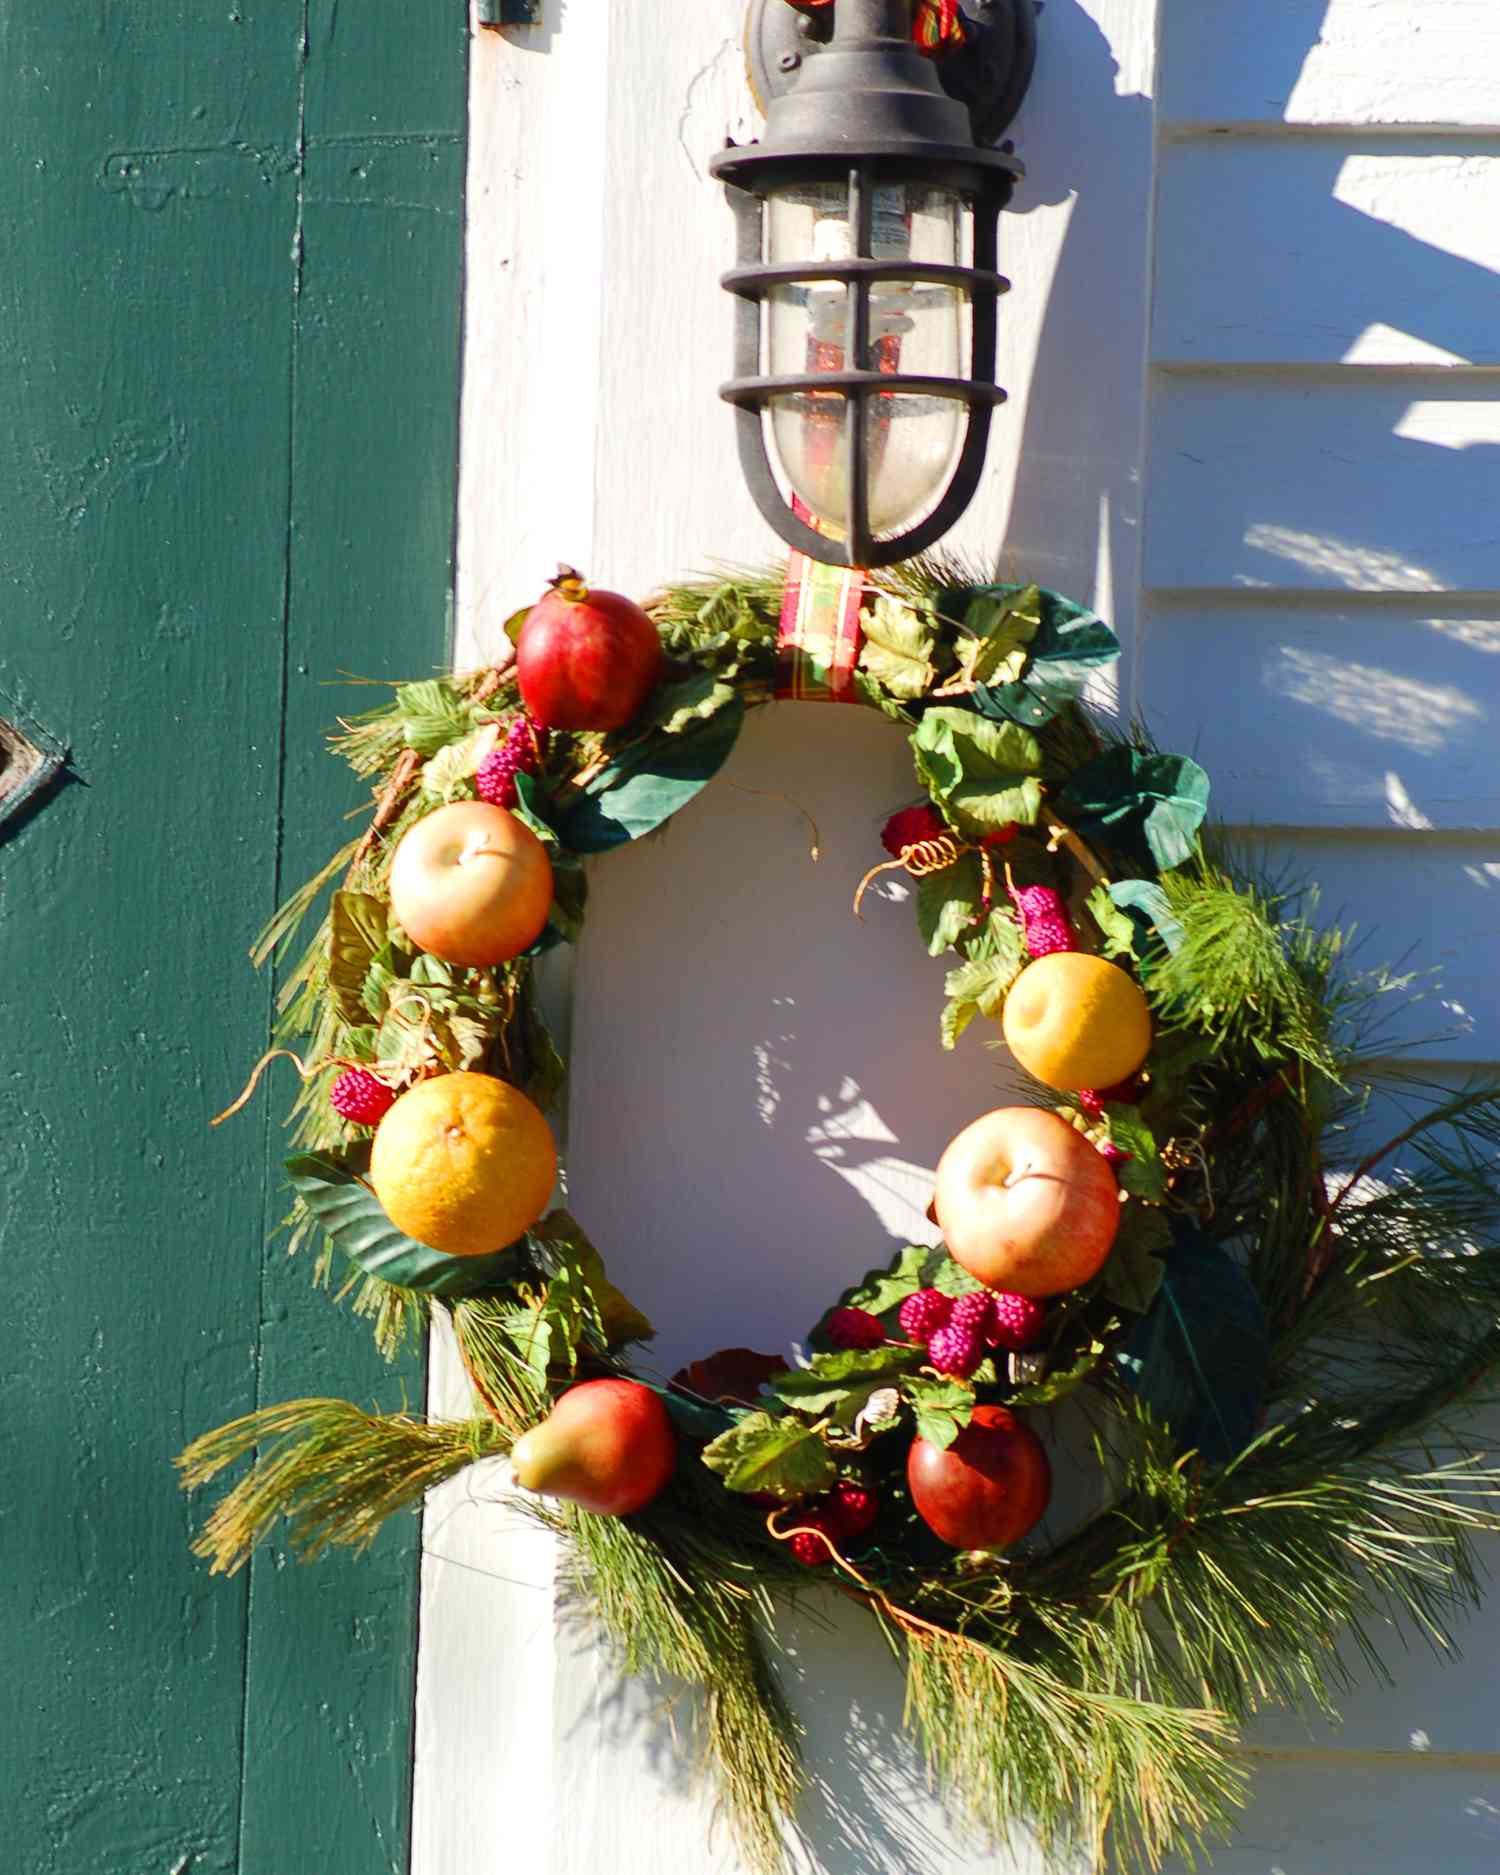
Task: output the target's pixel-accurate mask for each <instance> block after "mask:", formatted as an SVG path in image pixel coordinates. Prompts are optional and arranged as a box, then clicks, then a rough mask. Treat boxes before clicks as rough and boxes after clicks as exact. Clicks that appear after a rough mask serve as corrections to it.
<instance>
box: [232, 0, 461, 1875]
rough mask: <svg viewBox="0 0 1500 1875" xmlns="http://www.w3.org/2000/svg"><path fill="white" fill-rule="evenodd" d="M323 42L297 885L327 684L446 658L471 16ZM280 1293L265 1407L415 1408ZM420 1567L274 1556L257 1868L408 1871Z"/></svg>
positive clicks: (383, 1553) (299, 594) (295, 632)
mask: <svg viewBox="0 0 1500 1875" xmlns="http://www.w3.org/2000/svg"><path fill="white" fill-rule="evenodd" d="M308 43H309V48H310V50H309V61H308V65H307V91H306V100H305V120H304V128H305V136H306V145H305V152H304V157H303V163H302V173H301V199H300V204H299V208H300V218H299V224H298V237H297V244H296V252H295V254H294V256H293V258H294V260H295V273H294V274H293V273H292V272H291V270H290V268H289V269H288V271H287V272H286V274H285V275H284V278H285V282H286V288H287V291H288V295H289V297H290V295H291V293H292V292H293V291H295V293H296V296H297V297H296V300H295V313H296V323H295V349H294V355H293V375H292V381H291V390H292V397H293V429H292V436H291V453H290V460H289V464H288V469H287V472H288V475H289V482H290V517H289V539H288V546H287V574H288V582H289V584H288V601H287V605H288V625H287V673H286V684H287V689H286V718H285V721H286V746H285V752H284V755H283V758H282V790H283V796H282V798H283V801H284V803H285V807H284V816H285V823H286V832H285V835H284V839H283V846H282V853H281V864H280V875H279V884H280V888H281V890H282V891H286V890H288V889H290V888H292V887H293V886H295V885H296V884H297V883H298V882H299V881H300V880H301V879H303V878H305V877H306V876H308V875H309V874H310V873H311V872H312V871H313V870H315V869H316V867H317V866H319V865H320V864H321V863H322V861H323V860H324V859H325V858H326V856H327V853H328V851H329V849H330V847H331V846H332V845H333V844H335V843H336V842H337V841H338V840H339V839H340V838H342V837H343V835H342V828H343V816H344V815H345V814H346V813H348V811H349V810H350V809H351V808H353V807H355V806H357V805H358V804H359V802H360V801H361V799H362V798H367V796H365V795H363V792H362V790H361V788H360V787H359V785H358V784H357V783H355V782H354V781H353V780H352V778H351V777H350V776H349V775H348V774H347V771H344V770H342V768H341V767H340V766H339V765H337V764H335V763H334V762H333V761H332V760H331V758H330V757H329V756H328V755H327V754H326V753H325V752H324V751H323V748H322V736H323V734H324V732H325V731H326V730H327V729H328V728H329V727H330V725H331V723H332V719H333V717H334V715H335V714H336V713H337V712H339V711H341V710H349V709H358V708H360V707H363V706H364V705H365V703H366V702H367V701H368V695H367V693H366V694H362V693H360V692H357V691H350V690H348V689H343V690H340V689H338V688H336V687H330V686H331V685H332V684H333V683H334V680H335V679H336V677H337V674H338V673H339V672H340V671H344V672H350V671H352V672H355V673H357V674H360V675H365V676H376V677H391V676H406V675H412V676H421V675H424V674H426V673H427V672H430V671H431V670H433V669H434V668H437V667H439V666H440V665H441V664H442V663H443V661H444V658H445V654H446V652H447V649H448V643H447V640H448V628H447V612H448V606H449V603H450V596H451V589H452V574H453V567H452V530H453V519H452V517H453V509H454V500H455V481H456V457H457V412H458V371H459V292H460V280H461V276H462V264H463V256H462V233H461V230H462V205H463V156H464V150H463V138H464V121H463V120H464V98H465V76H466V74H465V40H464V37H463V35H462V32H461V21H455V22H454V24H453V29H452V30H451V31H449V32H447V33H440V32H435V31H434V30H433V27H432V22H431V21H430V20H428V19H426V18H425V17H422V16H419V15H418V14H416V13H413V12H412V11H411V10H410V9H409V8H405V7H402V6H400V5H398V4H394V3H393V0H373V3H371V4H366V5H363V6H361V7H360V8H359V9H357V10H356V11H355V12H354V13H350V12H349V11H348V9H341V8H338V7H336V6H335V5H334V4H333V0H328V3H327V4H326V5H318V6H315V7H314V8H313V11H312V15H311V19H310V23H309V40H308ZM277 1091H278V1092H280V1091H283V1090H280V1089H278V1090H277ZM262 1111H264V1109H263V1110H262ZM272 1130H273V1136H272V1138H271V1140H270V1149H271V1154H272V1163H273V1168H274V1169H273V1170H272V1171H271V1173H270V1176H269V1183H268V1193H269V1200H270V1202H271V1204H273V1205H276V1206H279V1205H280V1204H281V1203H282V1202H284V1201H283V1199H282V1195H281V1192H282V1184H283V1179H282V1175H281V1174H280V1170H279V1160H280V1157H281V1150H282V1148H281V1141H280V1140H279V1139H278V1138H277V1137H275V1135H274V1128H273V1129H272ZM275 1215H277V1213H276V1212H275V1211H273V1212H272V1216H273V1217H274V1216H275ZM262 1281H263V1292H264V1296H265V1298H266V1304H265V1327H264V1331H263V1337H262V1351H261V1373H260V1398H261V1399H262V1400H263V1401H266V1402H270V1401H275V1400H281V1399H288V1398H296V1397H298V1396H299V1395H305V1394H336V1395H339V1396H342V1397H345V1398H348V1399H352V1400H357V1401H359V1402H361V1403H375V1402H378V1403H379V1404H380V1405H382V1406H384V1407H386V1408H387V1409H391V1410H396V1409H399V1408H400V1407H401V1406H402V1405H403V1404H404V1403H405V1402H406V1401H407V1400H409V1399H410V1398H412V1397H413V1395H420V1392H421V1387H422V1362H421V1359H420V1355H419V1353H418V1352H417V1351H416V1350H415V1349H413V1350H410V1351H408V1354H407V1356H406V1357H405V1358H404V1359H403V1360H402V1361H400V1362H399V1363H398V1364H397V1365H396V1366H395V1367H388V1366H386V1364H385V1363H384V1362H383V1361H382V1359H381V1358H380V1357H379V1355H378V1354H377V1353H376V1352H375V1350H374V1348H373V1347H372V1345H371V1341H370V1328H369V1324H368V1322H366V1321H363V1320H360V1319H358V1318H357V1317H355V1316H353V1315H352V1314H351V1312H350V1311H349V1309H348V1308H347V1306H346V1307H343V1308H339V1307H335V1306H334V1305H333V1302H332V1298H331V1296H330V1295H329V1294H328V1292H327V1291H325V1290H320V1289H316V1288H314V1287H313V1285H312V1282H311V1270H310V1267H309V1263H308V1261H307V1260H303V1261H299V1262H297V1263H288V1261H287V1258H286V1256H285V1254H284V1252H283V1250H282V1248H281V1246H280V1245H279V1244H272V1245H270V1246H268V1247H267V1249H266V1251H265V1255H264V1270H263V1278H262ZM418 1555H419V1531H418V1525H417V1522H416V1520H415V1519H413V1518H400V1519H397V1520H395V1521H394V1522H393V1523H392V1525H391V1526H390V1527H389V1528H387V1529H386V1530H385V1531H383V1532H382V1533H381V1536H380V1539H379V1541H378V1542H377V1544H376V1545H375V1547H374V1548H373V1550H371V1551H370V1552H369V1554H368V1555H366V1556H364V1557H361V1558H358V1559H354V1558H351V1557H349V1556H348V1555H346V1554H335V1555H332V1556H329V1557H326V1558H324V1559H322V1560H321V1561H320V1562H318V1563H317V1564H315V1565H312V1566H311V1567H305V1568H304V1567H289V1566H288V1564H289V1562H290V1560H291V1559H290V1557H289V1556H288V1554H287V1552H286V1550H285V1547H284V1546H282V1545H274V1546H272V1547H270V1548H268V1549H266V1550H265V1551H263V1552H262V1553H261V1554H260V1555H259V1556H258V1557H257V1558H256V1560H255V1563H254V1565H253V1573H252V1578H251V1626H250V1662H249V1681H248V1689H247V1700H246V1710H247V1717H248V1723H247V1733H246V1757H245V1799H244V1803H245V1815H244V1827H243V1844H242V1857H243V1860H242V1864H241V1866H242V1867H243V1868H244V1869H246V1870H261V1869H264V1870H267V1871H270V1870H283V1869H284V1870H297V1869H309V1870H311V1869H328V1870H335V1869H350V1870H354V1869H358V1870H359V1871H361V1875H364V1871H370V1875H374V1872H375V1871H377V1870H379V1871H389V1872H390V1875H405V1870H406V1867H407V1860H408V1832H409V1823H410V1817H409V1808H410V1791H411V1751H412V1703H413V1696H414V1692H413V1689H414V1678H415V1649H416V1617H417V1578H418Z"/></svg>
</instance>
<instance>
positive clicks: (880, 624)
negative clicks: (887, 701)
mask: <svg viewBox="0 0 1500 1875" xmlns="http://www.w3.org/2000/svg"><path fill="white" fill-rule="evenodd" d="M860 623H861V625H862V626H863V627H864V634H865V637H864V643H863V645H862V646H861V647H860V653H859V667H860V669H861V670H862V671H864V672H865V674H866V675H867V676H868V677H870V678H871V679H873V680H874V681H875V682H876V683H878V684H880V685H881V686H882V687H883V688H884V689H885V690H886V691H887V692H888V693H889V694H890V695H891V696H893V697H904V698H906V699H908V700H911V699H914V698H916V697H920V696H924V695H925V694H926V692H927V689H928V686H929V685H930V684H931V682H932V679H933V676H934V671H933V666H932V651H933V646H934V645H935V644H936V642H937V635H936V633H935V631H934V630H933V625H932V620H931V619H930V618H929V617H928V616H927V615H926V613H925V612H924V611H923V610H922V609H921V608H920V607H918V606H915V605H911V604H908V603H907V602H906V601H905V600H903V599H896V598H893V597H892V596H891V595H890V594H889V593H881V594H879V595H878V597H877V598H876V600H875V603H874V605H873V606H870V607H868V608H867V609H866V611H865V614H864V616H863V618H862V619H861V620H860Z"/></svg>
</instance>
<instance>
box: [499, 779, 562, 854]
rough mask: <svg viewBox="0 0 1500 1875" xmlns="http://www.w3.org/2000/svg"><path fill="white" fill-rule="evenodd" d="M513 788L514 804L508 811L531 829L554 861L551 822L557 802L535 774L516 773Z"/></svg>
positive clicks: (554, 851) (554, 848)
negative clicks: (514, 791) (514, 792)
mask: <svg viewBox="0 0 1500 1875" xmlns="http://www.w3.org/2000/svg"><path fill="white" fill-rule="evenodd" d="M515 788H516V804H515V806H514V807H513V808H512V809H511V810H510V811H511V812H512V813H513V814H514V815H515V817H516V819H517V820H519V821H520V822H521V824H522V825H523V826H526V827H529V828H530V829H531V831H532V832H533V833H534V834H535V835H536V837H537V838H538V839H539V840H540V841H541V843H542V845H543V846H545V847H546V849H547V851H548V854H549V856H550V857H551V858H552V859H553V861H554V862H555V861H556V858H557V846H558V839H557V828H556V827H555V826H554V824H553V822H554V820H555V818H556V815H557V803H556V802H555V801H554V800H553V799H552V797H551V795H550V794H548V792H547V790H546V789H545V788H544V787H543V786H542V784H541V782H540V781H538V780H537V778H536V776H535V775H528V774H526V773H525V772H524V771H523V772H521V773H519V774H517V776H516V778H515Z"/></svg>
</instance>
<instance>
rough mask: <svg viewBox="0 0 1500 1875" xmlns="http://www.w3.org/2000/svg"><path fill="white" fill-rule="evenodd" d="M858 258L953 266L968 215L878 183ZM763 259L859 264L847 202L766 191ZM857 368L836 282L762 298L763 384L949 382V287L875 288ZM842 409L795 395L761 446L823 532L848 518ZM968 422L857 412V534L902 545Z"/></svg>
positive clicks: (814, 191) (924, 191)
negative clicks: (863, 479) (863, 490)
mask: <svg viewBox="0 0 1500 1875" xmlns="http://www.w3.org/2000/svg"><path fill="white" fill-rule="evenodd" d="M872 194H873V202H872V213H871V227H870V241H869V245H868V257H869V258H871V259H873V260H876V261H881V262H892V263H899V262H903V261H912V262H922V263H935V264H937V265H940V266H947V267H953V266H965V265H968V264H970V263H969V260H968V249H969V245H970V241H969V228H970V216H969V214H968V212H967V206H968V205H967V203H966V201H965V199H964V198H963V197H962V196H961V195H959V194H958V193H957V192H956V191H954V190H952V189H945V188H935V187H931V186H929V185H928V184H926V183H920V182H915V183H902V182H882V183H879V184H878V185H877V186H876V187H875V189H874V190H873V192H872ZM766 209H767V213H766V223H765V228H766V234H765V239H766V253H765V258H766V260H767V261H768V262H769V263H770V264H771V265H773V266H777V267H782V266H792V265H796V264H798V263H799V262H805V261H812V262H815V263H817V262H840V261H847V260H850V259H851V258H853V257H854V256H856V255H857V254H858V253H859V251H860V250H859V242H858V238H857V231H856V230H855V228H854V227H853V226H852V225H851V221H850V196H849V191H848V189H847V188H846V187H845V186H844V185H843V184H842V183H841V182H834V181H829V182H803V183H797V184H795V185H789V186H787V187H784V188H780V189H775V190H772V191H771V192H770V194H769V196H768V198H767V203H766ZM869 293H870V310H869V326H868V336H867V342H866V344H865V346H864V347H863V348H862V349H863V356H855V355H854V351H855V349H856V348H855V346H854V344H852V341H854V340H855V338H856V334H855V332H854V327H853V307H854V297H855V296H854V289H853V287H852V286H850V285H847V284H846V283H845V282H843V281H839V280H809V281H790V282H787V283H784V284H780V285H777V286H774V287H772V288H771V290H770V291H769V293H768V294H767V302H768V303H767V308H766V311H767V317H766V320H765V326H764V346H765V352H766V356H765V357H764V359H763V365H762V368H763V369H765V370H767V371H769V372H770V373H771V374H772V375H774V376H796V375H821V374H823V373H833V372H842V371H849V370H870V371H879V372H883V373H890V374H894V373H896V372H900V373H901V374H902V375H903V376H910V375H916V376H922V377H940V378H949V379H958V380H962V379H963V378H964V377H965V376H966V374H967V371H968V354H969V350H970V345H969V331H968V329H969V297H968V295H967V293H965V292H964V290H963V289H962V288H961V287H959V286H956V285H953V284H950V283H948V282H934V281H930V280H922V279H913V280H903V279H900V278H892V279H879V280H876V281H874V282H873V283H872V284H871V286H870V289H869ZM848 415H849V399H848V398H847V397H846V396H845V394H844V393H843V392H842V391H841V390H829V391H816V390H812V391H809V390H799V391H793V392H787V393H784V394H782V395H779V396H774V397H772V398H771V399H770V400H769V403H768V411H767V416H768V431H769V435H768V439H767V440H768V441H769V442H770V443H771V444H772V445H773V448H774V456H775V464H776V466H777V467H778V468H779V470H780V477H781V479H782V480H783V481H784V482H785V483H786V484H787V485H788V486H789V487H790V488H791V490H792V492H793V494H794V495H795V496H796V497H797V498H798V499H799V500H800V502H801V503H802V505H803V506H804V507H805V508H806V509H807V510H808V511H809V513H810V514H812V515H813V516H814V517H816V519H817V521H818V522H820V523H822V524H823V525H824V526H825V527H827V528H828V529H831V530H834V531H841V530H842V529H843V527H844V524H845V519H846V515H847V512H848V508H847V503H848V486H847V484H848V468H847V464H848V447H847V442H846V434H847V429H848ZM967 421H968V417H967V411H966V408H965V406H964V404H963V403H962V402H961V401H960V400H958V399H956V398H953V397H941V396H933V395H928V394H926V393H923V392H919V391H903V392H880V393H878V394H876V395H875V396H873V397H871V398H870V400H869V412H868V417H867V421H866V429H865V444H864V451H865V462H866V475H867V486H868V493H867V500H868V512H869V526H870V529H871V531H872V533H874V534H875V535H876V536H887V537H889V536H892V535H896V534H899V533H902V532H904V531H905V530H906V529H907V528H909V527H910V526H911V525H912V523H913V522H914V521H916V520H918V519H920V518H921V517H922V516H923V515H924V514H926V513H927V512H928V511H930V509H931V508H932V507H933V505H934V504H935V503H936V502H937V501H938V499H939V498H940V497H941V495H942V494H943V491H944V490H945V489H946V487H947V486H948V483H949V481H950V480H951V479H952V476H953V472H954V469H955V467H956V465H957V462H958V457H959V454H960V451H961V449H962V446H963V439H964V431H965V428H966V425H967Z"/></svg>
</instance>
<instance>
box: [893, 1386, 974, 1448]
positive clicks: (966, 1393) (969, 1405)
mask: <svg viewBox="0 0 1500 1875" xmlns="http://www.w3.org/2000/svg"><path fill="white" fill-rule="evenodd" d="M901 1391H902V1392H903V1393H904V1394H905V1395H906V1397H907V1399H908V1400H909V1401H910V1402H911V1405H912V1409H913V1411H914V1412H915V1413H916V1416H917V1437H918V1438H919V1439H925V1440H926V1441H927V1443H928V1444H929V1445H935V1446H937V1447H939V1449H941V1450H946V1448H947V1447H948V1446H950V1445H952V1443H953V1441H954V1440H955V1439H956V1438H957V1437H958V1435H959V1434H960V1433H961V1432H962V1431H963V1429H964V1427H965V1426H967V1425H968V1423H969V1421H970V1420H971V1419H972V1418H973V1416H974V1389H973V1388H972V1387H966V1386H965V1385H964V1383H963V1382H962V1381H961V1380H929V1379H928V1378H927V1377H926V1375H924V1374H914V1375H913V1376H912V1377H911V1379H909V1380H906V1381H903V1382H902V1386H901Z"/></svg>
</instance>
